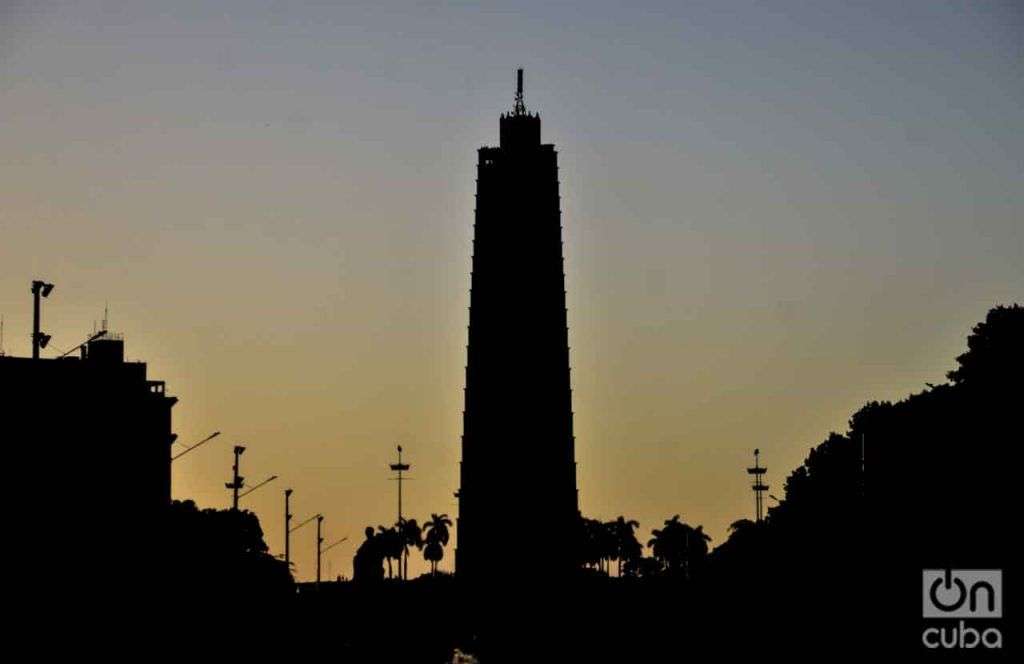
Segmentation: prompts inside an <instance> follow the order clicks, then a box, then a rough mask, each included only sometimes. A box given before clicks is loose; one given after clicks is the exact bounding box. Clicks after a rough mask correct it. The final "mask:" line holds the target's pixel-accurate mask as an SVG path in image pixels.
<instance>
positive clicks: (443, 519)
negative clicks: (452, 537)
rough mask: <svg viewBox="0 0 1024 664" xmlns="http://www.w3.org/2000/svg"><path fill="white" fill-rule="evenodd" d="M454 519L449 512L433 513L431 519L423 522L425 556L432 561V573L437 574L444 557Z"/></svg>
mask: <svg viewBox="0 0 1024 664" xmlns="http://www.w3.org/2000/svg"><path fill="white" fill-rule="evenodd" d="M451 525H452V520H451V519H449V518H448V515H447V514H440V515H438V514H431V515H430V521H428V522H426V523H425V524H423V531H424V532H425V533H426V538H425V539H426V543H427V545H426V547H425V548H424V549H423V558H424V559H425V560H427V561H428V562H429V563H430V574H431V575H434V574H437V564H438V563H439V562H441V559H442V558H444V547H445V545H447V544H448V537H449V535H448V527H449V526H451Z"/></svg>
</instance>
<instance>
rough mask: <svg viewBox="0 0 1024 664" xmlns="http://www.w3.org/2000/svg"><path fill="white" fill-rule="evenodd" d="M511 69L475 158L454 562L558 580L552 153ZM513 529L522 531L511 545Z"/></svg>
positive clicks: (469, 574)
mask: <svg viewBox="0 0 1024 664" xmlns="http://www.w3.org/2000/svg"><path fill="white" fill-rule="evenodd" d="M517 76H518V85H517V91H516V100H515V106H514V108H513V110H512V112H510V113H505V114H503V115H502V116H501V119H500V123H499V124H500V132H499V136H500V144H499V147H482V148H480V150H479V161H478V164H477V195H476V217H475V221H474V226H473V234H474V238H473V267H472V277H471V280H472V286H471V290H470V309H469V344H468V346H467V366H466V389H465V410H464V411H463V435H462V464H461V469H460V473H461V479H460V487H459V492H458V494H457V495H458V498H459V518H458V547H457V550H456V553H455V565H456V573H457V574H458V575H459V576H460V577H461V578H469V579H471V580H480V581H486V580H487V579H488V578H497V577H502V578H509V577H512V578H517V579H521V578H542V577H546V578H551V577H556V576H561V575H563V574H565V573H568V572H570V571H571V569H572V566H573V565H574V561H575V553H574V546H573V544H574V541H575V538H574V533H575V528H576V524H577V517H578V507H577V493H576V462H575V453H574V446H575V445H574V438H573V426H572V391H571V388H570V382H569V344H568V326H567V320H566V313H567V312H566V306H565V275H564V272H563V257H562V237H561V235H562V234H561V231H562V226H561V209H560V204H559V194H558V158H557V153H556V152H555V147H554V145H542V144H541V132H540V116H539V115H537V114H531V113H528V112H527V110H526V106H525V104H524V100H523V70H522V69H520V70H518V72H517ZM517 524H518V526H517ZM517 527H519V528H522V529H524V531H525V530H527V529H528V531H529V534H528V535H527V534H526V533H525V532H524V538H523V539H521V540H520V541H519V542H516V541H515V538H514V537H510V531H512V530H514V529H515V528H517ZM527 540H528V543H527ZM526 546H529V547H530V548H531V551H530V552H524V551H523V547H526Z"/></svg>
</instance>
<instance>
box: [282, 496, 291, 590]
mask: <svg viewBox="0 0 1024 664" xmlns="http://www.w3.org/2000/svg"><path fill="white" fill-rule="evenodd" d="M291 499H292V490H291V489H285V490H284V566H285V567H286V568H287V569H288V573H289V574H291V572H292V566H291V560H292V558H291V553H292V547H291V543H292V536H291V532H290V530H289V529H290V528H291V523H292V513H291V509H290V506H289V503H290V502H291Z"/></svg>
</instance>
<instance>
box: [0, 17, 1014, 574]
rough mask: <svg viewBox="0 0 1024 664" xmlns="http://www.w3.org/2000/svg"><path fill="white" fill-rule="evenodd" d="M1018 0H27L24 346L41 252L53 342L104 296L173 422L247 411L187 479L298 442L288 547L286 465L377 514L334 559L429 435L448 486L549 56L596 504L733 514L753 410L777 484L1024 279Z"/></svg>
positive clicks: (5, 307) (16, 131)
mask: <svg viewBox="0 0 1024 664" xmlns="http://www.w3.org/2000/svg"><path fill="white" fill-rule="evenodd" d="M1022 7H1024V6H1022V5H1021V4H1020V3H1019V2H1015V1H1009V2H1000V3H997V2H986V1H983V0H978V1H973V2H909V1H908V2H900V3H893V2H856V3H852V2H851V3H836V2H822V1H813V2H812V1H808V2H796V1H783V0H779V1H776V2H764V3H755V2H734V1H731V0H715V1H713V2H664V3H661V2H630V3H627V2H617V3H611V2H575V3H569V2H522V3H510V2H500V3H480V2H475V3H391V2H381V1H378V2H371V3H365V4H354V3H353V4H350V3H344V2H317V3H313V2H283V1H282V2H261V1H257V0H245V1H244V2H243V1H241V0H224V1H221V2H216V3H211V2H198V1H188V0H179V1H177V2H173V3H168V2H158V1H156V0H139V1H136V2H97V1H93V0H78V1H76V2H49V1H48V0H36V1H33V2H12V1H11V0H0V314H2V315H3V318H4V350H6V352H7V353H8V354H17V355H27V354H29V353H30V332H31V296H30V294H29V284H30V282H31V280H32V279H34V278H41V279H45V280H48V281H52V282H54V283H55V284H56V289H55V290H54V292H53V295H51V297H50V298H49V299H48V300H46V301H45V304H44V311H43V328H44V330H45V331H47V332H49V333H51V334H52V335H53V341H52V342H51V348H50V349H49V350H50V352H49V356H51V357H52V356H53V355H55V354H59V352H61V351H63V350H66V349H68V348H70V347H72V346H74V345H76V344H77V343H79V342H80V341H82V340H83V339H84V338H85V337H86V336H87V335H88V334H89V333H90V332H91V331H92V330H93V325H94V322H98V321H99V320H100V319H101V318H102V317H103V309H104V306H105V305H106V304H108V303H109V309H110V327H111V330H112V331H116V332H120V333H124V335H125V338H126V347H127V353H128V356H129V358H130V359H133V360H142V361H145V362H148V364H149V373H150V377H151V378H156V379H161V380H165V381H167V388H168V392H169V393H171V394H173V395H175V396H177V397H178V398H179V399H180V401H179V403H178V405H177V406H176V407H175V408H174V430H175V431H176V433H177V434H178V435H179V439H180V440H181V441H182V442H186V443H188V442H194V441H196V440H198V439H200V438H202V437H204V436H205V435H207V434H208V433H210V432H212V431H214V430H220V431H222V432H224V433H223V436H222V438H221V439H220V440H218V441H216V442H212V443H210V444H209V445H208V446H206V447H205V448H203V449H201V450H197V451H196V452H195V453H193V454H190V455H189V456H187V457H185V458H184V459H182V460H181V461H180V462H175V464H174V468H173V481H174V489H173V490H174V496H175V497H176V498H187V497H191V498H194V499H195V500H196V501H197V503H199V504H200V505H203V506H214V507H225V506H227V505H229V503H230V500H229V494H228V491H227V490H225V489H224V482H225V481H228V479H229V474H230V464H231V445H232V444H234V443H236V442H244V443H245V444H246V445H247V446H248V448H249V449H248V451H247V452H246V454H245V456H244V457H243V469H242V470H243V473H242V474H243V475H245V476H246V477H247V478H248V480H249V482H250V484H253V483H255V482H257V481H258V480H260V479H261V478H263V477H266V476H268V475H271V474H277V475H280V477H281V479H279V480H278V481H277V482H276V483H274V484H272V485H270V486H268V487H266V488H265V489H262V490H260V491H259V492H257V493H254V494H253V495H252V497H251V498H248V499H246V500H245V501H244V503H243V504H244V505H246V506H247V507H249V508H251V509H253V510H255V511H256V512H257V514H259V516H260V518H261V520H262V522H263V527H264V531H265V533H266V536H267V541H268V544H269V545H270V547H271V550H272V551H273V552H274V553H280V551H281V550H282V546H283V545H282V521H283V514H282V513H283V497H282V494H281V491H282V490H283V489H284V488H286V487H289V486H290V487H292V488H294V489H295V495H294V496H293V511H294V512H295V514H296V517H297V518H298V519H303V518H305V517H306V516H308V515H310V514H312V513H315V512H317V511H322V512H323V513H324V514H325V516H326V519H327V520H326V522H325V526H326V538H327V539H328V541H333V540H335V539H337V538H340V537H342V536H345V535H348V536H350V537H351V542H350V543H346V544H343V545H341V546H339V547H336V548H335V549H332V551H331V552H330V553H329V554H328V555H327V562H326V563H325V568H324V571H325V574H329V575H330V576H333V575H335V574H344V575H350V574H351V556H352V553H353V552H354V550H355V545H357V544H358V542H359V541H360V540H361V539H362V534H361V533H362V529H363V527H364V526H365V525H367V524H372V525H377V524H386V523H391V522H393V521H394V520H395V516H396V515H395V509H396V505H395V484H394V482H390V481H388V477H389V472H388V470H387V464H388V463H389V462H390V461H392V460H393V456H394V447H395V444H396V443H401V444H402V445H403V446H404V447H405V449H406V451H407V454H406V459H407V460H408V461H409V462H410V463H411V464H412V472H411V473H410V475H411V477H412V478H413V479H412V480H411V481H410V482H409V483H408V484H407V485H406V496H405V504H406V508H407V510H406V511H407V515H408V516H413V517H416V518H419V519H420V520H423V518H425V517H428V516H429V515H430V513H431V512H438V513H440V512H447V513H448V514H449V515H450V516H451V517H452V518H453V520H454V517H455V516H456V513H457V507H456V502H455V498H454V497H453V495H452V494H453V492H454V491H455V490H457V489H458V462H459V458H460V449H459V439H460V435H461V410H462V405H463V404H462V388H463V379H464V376H463V372H464V365H465V361H466V351H465V345H466V325H467V323H468V312H467V307H468V304H469V295H468V289H469V272H470V254H471V240H472V221H473V208H474V187H475V180H474V178H475V166H476V150H477V148H478V147H480V146H482V145H493V144H496V143H497V131H498V116H499V114H500V113H501V112H503V111H506V110H508V109H509V108H511V105H512V101H513V94H514V85H515V69H516V68H517V67H523V68H525V72H526V73H525V76H526V95H525V96H526V105H527V107H528V108H529V109H530V110H531V111H539V112H540V114H541V118H542V122H543V140H544V141H545V142H551V143H554V144H555V145H556V147H557V149H558V151H559V166H560V171H559V175H560V181H561V196H562V210H563V218H562V222H563V226H564V232H563V239H564V241H565V248H564V250H565V264H566V284H567V289H568V307H569V326H570V345H571V353H570V358H571V363H572V382H573V407H574V411H575V426H576V460H577V462H578V486H579V490H580V505H581V508H582V511H583V512H584V514H585V515H587V516H590V517H597V518H604V519H609V518H614V517H615V516H618V515H619V514H623V515H626V516H627V517H630V518H635V519H638V520H639V521H640V523H641V529H640V530H641V539H642V540H643V541H646V540H647V536H648V534H649V532H650V529H651V528H652V527H657V526H658V525H660V524H661V522H662V521H663V520H664V519H666V518H668V517H671V516H672V515H673V514H680V515H682V518H683V519H684V520H686V521H688V522H690V523H692V524H703V525H704V527H705V529H706V530H707V531H708V532H709V533H710V534H711V536H712V537H713V541H712V545H714V544H718V543H720V542H721V541H722V540H723V539H724V537H725V534H726V528H727V526H728V524H729V523H731V522H732V521H734V520H735V519H737V518H741V517H750V516H751V515H752V512H753V496H752V494H751V491H750V487H749V484H750V482H749V480H748V476H747V475H746V474H745V472H744V468H745V467H746V466H747V465H748V464H749V462H750V461H751V454H752V450H753V449H754V448H755V447H759V448H760V449H761V451H762V460H763V461H764V463H765V464H766V465H767V466H768V468H769V473H768V476H767V482H768V483H769V484H771V485H772V493H773V494H775V495H778V496H780V497H781V491H782V483H783V481H784V477H785V474H787V473H788V472H789V471H791V470H792V469H793V468H794V467H795V466H796V465H797V464H799V463H800V462H801V461H802V460H803V459H804V457H805V456H806V454H807V451H808V449H809V448H810V447H811V446H813V445H815V444H817V443H818V442H820V441H821V440H822V439H823V438H824V437H825V436H826V435H827V434H828V432H829V431H831V430H837V431H843V430H845V427H846V421H847V418H848V417H849V415H850V414H851V413H852V412H853V411H855V410H856V409H857V408H858V407H860V406H861V405H862V404H863V403H864V402H866V401H868V400H872V399H896V398H899V397H901V396H904V395H906V394H908V393H910V392H913V391H919V390H921V389H922V388H924V386H925V383H926V382H931V383H937V382H941V381H943V380H944V373H945V372H946V371H947V370H949V369H951V368H952V366H953V362H954V358H955V357H956V355H958V354H959V353H960V352H962V350H963V349H964V347H965V339H966V336H967V334H968V333H969V331H970V327H971V326H972V325H973V324H974V323H975V322H977V321H979V320H981V319H982V318H983V317H984V315H985V312H986V311H987V310H988V309H989V308H991V307H992V306H994V305H996V304H1000V303H1003V304H1006V303H1010V302H1013V301H1017V302H1020V301H1022V300H1024V131H1022V129H1024V122H1022V111H1021V109H1022V108H1024V8H1022ZM4 433H5V434H9V433H10V432H4ZM508 453H509V454H510V455H512V454H515V453H516V451H515V450H514V449H510V450H508ZM40 490H41V491H42V490H45V489H44V488H43V487H42V486H41V487H40ZM453 535H454V528H453ZM314 537H315V532H314V529H313V528H307V529H304V530H302V531H299V532H298V533H296V535H295V540H294V541H293V559H294V560H295V561H296V563H297V571H298V578H300V579H303V580H305V579H309V578H310V577H311V576H312V575H313V574H314V572H315V567H314V551H315V544H314ZM537 546H543V544H542V543H538V544H537ZM453 558H454V556H453V554H452V549H451V547H449V549H448V550H447V551H446V555H445V560H444V561H443V562H442V565H441V567H442V569H448V570H450V569H451V568H452V564H453ZM414 560H415V561H416V563H415V564H414V565H412V566H411V571H420V570H423V569H425V568H426V566H425V564H423V563H422V560H421V558H420V557H419V556H418V555H417V556H416V557H415V558H414Z"/></svg>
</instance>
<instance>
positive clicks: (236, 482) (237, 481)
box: [224, 445, 245, 512]
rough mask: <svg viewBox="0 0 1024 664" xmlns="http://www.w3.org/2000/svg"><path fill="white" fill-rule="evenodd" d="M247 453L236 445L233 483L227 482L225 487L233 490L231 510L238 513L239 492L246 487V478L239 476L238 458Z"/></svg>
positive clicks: (243, 448)
mask: <svg viewBox="0 0 1024 664" xmlns="http://www.w3.org/2000/svg"><path fill="white" fill-rule="evenodd" d="M243 452H245V447H244V446H242V445H235V464H234V466H232V473H231V481H230V482H226V483H225V484H224V487H225V488H227V489H231V509H233V510H235V511H236V512H237V511H238V490H239V489H241V488H242V487H243V486H245V478H244V477H242V476H241V475H239V474H238V458H239V457H240V456H242V453H243Z"/></svg>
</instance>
